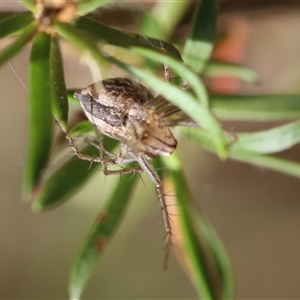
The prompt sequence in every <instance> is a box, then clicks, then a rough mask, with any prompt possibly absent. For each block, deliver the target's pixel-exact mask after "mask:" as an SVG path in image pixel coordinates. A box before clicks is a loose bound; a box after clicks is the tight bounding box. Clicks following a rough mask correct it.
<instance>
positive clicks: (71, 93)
mask: <svg viewBox="0 0 300 300" xmlns="http://www.w3.org/2000/svg"><path fill="white" fill-rule="evenodd" d="M76 91H77V90H67V95H68V100H69V102H71V103H72V104H75V105H76V106H79V107H80V102H79V101H78V99H77V98H76V97H75V96H74V94H75V92H76Z"/></svg>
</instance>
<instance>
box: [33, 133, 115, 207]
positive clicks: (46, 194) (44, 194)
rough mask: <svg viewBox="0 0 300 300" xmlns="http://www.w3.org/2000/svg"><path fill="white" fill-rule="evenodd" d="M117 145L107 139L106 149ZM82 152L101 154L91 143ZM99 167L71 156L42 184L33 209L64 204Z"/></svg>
mask: <svg viewBox="0 0 300 300" xmlns="http://www.w3.org/2000/svg"><path fill="white" fill-rule="evenodd" d="M116 145H117V141H115V140H113V139H107V142H106V143H105V149H107V150H108V151H111V150H113V148H114V147H115V146H116ZM81 153H84V154H87V155H90V156H94V157H97V156H99V150H98V149H96V148H95V147H93V146H91V145H90V146H87V147H86V148H85V149H83V150H82V151H81ZM99 168H100V165H99V164H97V163H91V162H89V161H84V160H81V159H79V158H78V157H73V158H71V159H70V160H68V161H67V162H66V163H65V164H64V165H63V166H61V167H60V168H59V169H58V170H57V171H55V172H54V173H53V174H52V175H51V176H50V177H49V178H48V179H47V180H46V181H45V182H44V183H42V184H41V185H40V187H39V190H38V193H36V195H35V198H34V201H33V203H32V210H33V211H35V212H42V211H45V210H47V209H50V208H52V207H53V206H57V205H60V204H62V203H63V202H64V201H65V200H66V199H67V198H68V197H69V196H71V195H72V194H73V193H75V192H76V191H77V190H78V189H80V187H82V185H83V184H84V183H85V182H86V181H87V180H88V179H89V178H90V176H91V175H92V174H94V171H95V170H97V169H99Z"/></svg>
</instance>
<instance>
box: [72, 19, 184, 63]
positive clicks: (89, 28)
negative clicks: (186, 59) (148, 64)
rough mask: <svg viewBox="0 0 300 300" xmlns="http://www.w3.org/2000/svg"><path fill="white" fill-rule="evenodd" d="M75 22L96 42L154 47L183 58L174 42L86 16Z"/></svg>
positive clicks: (75, 24)
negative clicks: (128, 31)
mask: <svg viewBox="0 0 300 300" xmlns="http://www.w3.org/2000/svg"><path fill="white" fill-rule="evenodd" d="M73 24H74V26H75V28H77V29H80V30H83V31H85V32H86V33H87V34H89V35H91V36H93V38H94V39H95V42H99V41H105V42H106V43H108V44H110V45H114V46H118V47H122V48H125V49H131V48H132V47H142V48H146V49H152V50H153V49H154V50H156V51H160V52H163V53H165V54H166V55H169V56H172V57H174V58H176V59H178V60H182V59H181V56H180V53H179V51H178V50H177V49H176V48H175V47H174V46H173V45H172V44H170V43H167V42H165V41H161V40H157V39H153V38H149V37H146V36H142V35H138V34H130V33H126V32H122V31H120V30H117V29H114V28H112V27H109V26H107V25H104V24H102V23H100V22H97V21H94V20H92V19H89V18H86V17H81V18H78V19H75V20H74V21H73Z"/></svg>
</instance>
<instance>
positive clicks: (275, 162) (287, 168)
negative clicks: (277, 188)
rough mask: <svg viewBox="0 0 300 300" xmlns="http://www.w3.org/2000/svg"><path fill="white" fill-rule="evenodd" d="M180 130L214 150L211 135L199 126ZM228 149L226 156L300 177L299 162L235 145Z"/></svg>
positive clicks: (207, 148) (204, 146) (208, 148)
mask: <svg viewBox="0 0 300 300" xmlns="http://www.w3.org/2000/svg"><path fill="white" fill-rule="evenodd" d="M182 130H183V132H186V134H187V135H188V136H189V138H192V139H194V140H195V141H197V142H199V143H200V145H201V146H202V147H203V148H205V149H206V150H208V151H212V152H216V150H215V148H214V145H213V144H212V142H211V137H210V135H209V133H208V132H207V131H205V130H203V129H199V128H198V129H197V131H194V130H187V129H186V128H184V129H182ZM228 150H229V151H228V157H229V158H232V159H234V160H237V161H242V162H245V163H248V164H252V165H256V166H259V167H265V168H269V169H270V170H274V171H277V172H281V173H283V174H287V175H291V176H295V177H298V178H300V164H299V163H297V162H294V161H289V160H286V159H282V158H278V157H275V156H271V155H263V154H258V153H255V152H250V151H247V150H243V149H237V148H235V147H231V148H229V149H228Z"/></svg>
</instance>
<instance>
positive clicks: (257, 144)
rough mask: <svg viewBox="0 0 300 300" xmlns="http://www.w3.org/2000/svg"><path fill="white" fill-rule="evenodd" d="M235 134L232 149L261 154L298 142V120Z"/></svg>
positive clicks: (299, 126)
mask: <svg viewBox="0 0 300 300" xmlns="http://www.w3.org/2000/svg"><path fill="white" fill-rule="evenodd" d="M237 136H238V140H237V142H236V143H234V145H232V148H234V149H244V150H248V151H251V152H256V153H261V154H268V153H276V152H280V151H283V150H286V149H289V148H291V147H292V146H294V145H296V144H298V143H299V142H300V121H296V122H293V123H290V124H285V125H282V126H278V127H275V128H271V129H267V130H263V131H259V132H251V133H240V134H237Z"/></svg>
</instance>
